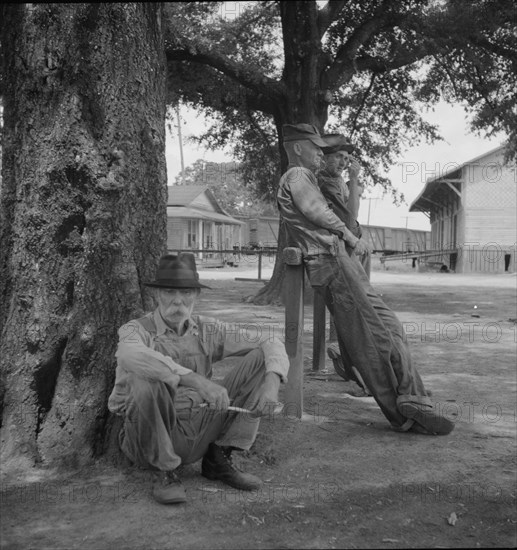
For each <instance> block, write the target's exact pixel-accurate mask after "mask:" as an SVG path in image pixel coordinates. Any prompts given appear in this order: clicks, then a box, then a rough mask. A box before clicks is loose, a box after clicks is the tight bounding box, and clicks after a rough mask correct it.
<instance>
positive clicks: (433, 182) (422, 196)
mask: <svg viewBox="0 0 517 550" xmlns="http://www.w3.org/2000/svg"><path fill="white" fill-rule="evenodd" d="M505 147H506V145H504V144H503V145H499V147H495V148H494V149H491V150H490V151H487V152H486V153H483V154H482V155H479V156H477V157H475V158H473V159H470V160H467V161H466V162H464V163H463V164H460V165H457V166H454V167H453V168H452V169H451V170H448V171H447V172H446V173H444V174H440V175H439V176H436V177H435V178H432V179H428V180H427V182H426V184H425V186H424V188H423V189H422V191H420V193H419V195H418V197H417V198H416V199H415V200H414V201H413V202H412V203H411V204H410V206H409V211H410V212H417V211H421V210H425V211H428V210H429V208H430V207H429V206H427V205H424V204H422V202H424V201H425V200H426V199H429V198H430V195H431V194H432V193H433V192H434V191H435V190H436V189H437V188H438V187H439V186H440V185H445V184H444V182H443V181H441V180H444V179H447V178H448V177H450V176H451V175H452V174H454V173H455V172H457V171H459V170H462V169H463V167H464V166H467V165H469V164H474V163H477V162H478V161H479V160H481V159H483V158H485V157H488V156H490V155H493V154H494V153H496V152H499V151H500V150H501V151H502V150H504V149H505ZM451 164H452V163H451ZM419 202H420V204H418V203H419Z"/></svg>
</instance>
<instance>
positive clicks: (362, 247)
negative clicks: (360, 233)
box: [354, 239, 370, 256]
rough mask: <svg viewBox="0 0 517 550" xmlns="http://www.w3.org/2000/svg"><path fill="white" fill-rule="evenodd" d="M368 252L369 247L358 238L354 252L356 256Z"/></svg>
mask: <svg viewBox="0 0 517 550" xmlns="http://www.w3.org/2000/svg"><path fill="white" fill-rule="evenodd" d="M368 252H370V247H369V246H368V245H367V244H366V243H365V242H364V241H363V239H359V240H358V241H357V244H356V245H355V248H354V254H356V255H357V256H362V255H363V254H367V253H368Z"/></svg>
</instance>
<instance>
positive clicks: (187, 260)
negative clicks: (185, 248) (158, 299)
mask: <svg viewBox="0 0 517 550" xmlns="http://www.w3.org/2000/svg"><path fill="white" fill-rule="evenodd" d="M144 285H146V286H154V287H158V288H210V287H208V286H205V285H202V284H201V283H200V282H199V275H198V273H197V269H196V259H195V257H194V254H192V252H181V253H180V254H179V255H178V256H176V255H175V254H165V256H162V257H161V258H160V262H159V264H158V269H157V270H156V280H154V281H152V282H150V283H144Z"/></svg>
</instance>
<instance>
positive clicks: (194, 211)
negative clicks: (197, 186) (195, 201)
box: [167, 206, 246, 225]
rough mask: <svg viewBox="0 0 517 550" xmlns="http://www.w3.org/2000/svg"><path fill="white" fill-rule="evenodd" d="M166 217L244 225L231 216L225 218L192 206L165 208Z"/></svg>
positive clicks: (222, 215) (216, 213)
mask: <svg viewBox="0 0 517 550" xmlns="http://www.w3.org/2000/svg"><path fill="white" fill-rule="evenodd" d="M167 216H168V217H171V218H187V219H194V220H199V219H201V220H206V221H212V222H221V223H226V224H228V225H246V224H245V222H240V221H239V220H236V219H235V218H232V217H231V216H225V215H224V214H219V213H218V212H209V211H208V210H201V209H200V208H194V207H192V206H167Z"/></svg>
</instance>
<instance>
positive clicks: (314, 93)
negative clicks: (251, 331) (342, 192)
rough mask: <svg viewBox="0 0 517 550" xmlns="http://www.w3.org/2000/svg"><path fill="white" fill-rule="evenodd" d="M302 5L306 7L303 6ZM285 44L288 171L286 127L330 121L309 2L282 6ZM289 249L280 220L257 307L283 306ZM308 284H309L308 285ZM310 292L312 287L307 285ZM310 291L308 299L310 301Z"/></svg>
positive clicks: (282, 112)
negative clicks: (273, 256) (270, 268)
mask: <svg viewBox="0 0 517 550" xmlns="http://www.w3.org/2000/svg"><path fill="white" fill-rule="evenodd" d="M300 4H305V5H302V6H300ZM280 13H281V17H282V26H283V28H284V33H283V36H284V40H285V39H286V37H289V38H290V41H289V43H288V44H286V45H285V47H284V58H285V60H284V62H285V69H284V81H285V90H286V91H287V96H286V97H285V98H284V101H283V102H280V103H278V104H277V112H276V113H275V117H274V118H275V125H276V129H277V134H278V142H279V147H280V161H281V171H282V173H284V172H285V171H286V170H287V164H288V159H287V155H286V153H285V150H284V147H283V144H282V142H283V132H282V126H283V125H284V124H298V123H301V122H304V123H307V124H313V125H314V126H316V128H318V130H319V131H320V132H323V128H324V126H325V124H326V122H327V118H328V107H329V103H328V101H329V98H328V97H327V94H325V93H322V92H321V91H320V78H321V72H322V68H323V66H324V63H325V58H324V56H323V55H322V53H321V49H320V38H319V36H318V26H317V9H316V4H313V3H307V2H303V1H302V2H294V1H293V2H280ZM286 245H287V241H286V232H285V231H284V230H283V223H282V220H280V228H279V232H278V251H277V257H276V262H275V267H274V269H273V274H272V276H271V279H270V281H269V283H268V284H267V285H266V286H265V287H263V288H262V289H260V291H259V292H258V294H257V295H256V296H255V297H254V299H253V302H254V303H255V304H260V305H263V304H275V303H281V302H283V283H284V274H285V266H284V264H283V259H282V251H283V249H284V247H285V246H286ZM307 282H308V281H307V280H306V283H307ZM306 287H307V288H308V289H309V288H310V287H309V286H308V285H306ZM310 294H311V291H310V290H308V292H307V296H308V297H310Z"/></svg>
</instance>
